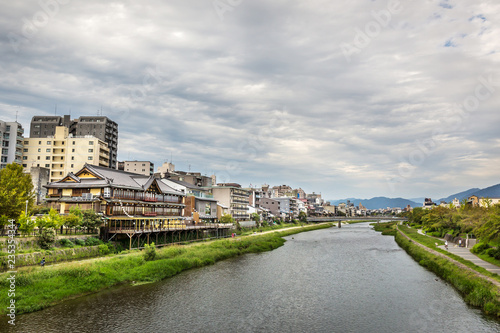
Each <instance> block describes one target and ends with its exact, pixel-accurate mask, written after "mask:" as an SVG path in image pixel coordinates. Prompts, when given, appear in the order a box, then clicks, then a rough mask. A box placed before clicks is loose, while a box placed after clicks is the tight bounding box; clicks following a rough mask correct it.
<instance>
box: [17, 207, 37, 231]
mask: <svg viewBox="0 0 500 333" xmlns="http://www.w3.org/2000/svg"><path fill="white" fill-rule="evenodd" d="M18 222H19V223H20V226H19V230H20V231H21V233H23V234H24V235H29V234H31V233H32V232H33V230H35V226H36V221H34V220H33V219H32V217H31V216H29V215H28V216H26V215H25V214H24V212H22V213H21V216H19V220H18Z"/></svg>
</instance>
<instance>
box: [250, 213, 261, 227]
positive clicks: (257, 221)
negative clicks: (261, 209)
mask: <svg viewBox="0 0 500 333" xmlns="http://www.w3.org/2000/svg"><path fill="white" fill-rule="evenodd" d="M250 218H251V219H252V221H254V222H255V224H256V225H257V227H260V215H259V214H257V213H252V214H251V215H250Z"/></svg>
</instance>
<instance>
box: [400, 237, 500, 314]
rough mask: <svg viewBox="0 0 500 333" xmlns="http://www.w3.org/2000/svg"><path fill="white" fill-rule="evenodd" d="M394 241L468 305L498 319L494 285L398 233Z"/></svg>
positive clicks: (499, 302)
mask: <svg viewBox="0 0 500 333" xmlns="http://www.w3.org/2000/svg"><path fill="white" fill-rule="evenodd" d="M423 237H425V236H423ZM426 238H428V237H426ZM395 239H396V242H397V243H398V244H399V246H400V247H401V248H403V249H404V250H405V251H406V252H407V253H408V254H410V255H411V256H412V257H413V258H414V259H415V260H416V261H417V262H418V263H419V264H420V265H422V266H424V267H426V268H427V269H429V270H431V271H432V272H434V273H435V274H437V275H438V276H440V277H441V278H443V279H444V280H446V281H448V282H449V283H451V285H453V286H454V287H455V288H456V289H457V290H458V291H459V292H460V293H461V294H462V295H463V297H464V299H465V301H466V302H467V303H468V304H471V305H473V306H476V307H479V308H481V309H482V310H483V311H484V312H485V313H487V314H489V315H492V316H496V317H497V318H500V295H499V294H498V288H497V287H496V286H495V285H493V284H492V283H491V282H488V281H487V280H485V279H482V278H480V277H479V276H477V274H475V273H474V272H471V271H468V270H465V269H463V268H460V267H458V266H457V265H456V264H454V263H453V262H451V261H449V260H447V259H446V258H443V257H440V256H438V255H435V254H432V253H430V252H429V251H427V250H425V249H423V248H421V247H419V246H417V245H415V243H413V241H410V240H408V239H407V238H406V237H404V236H403V235H401V234H400V233H396V236H395Z"/></svg>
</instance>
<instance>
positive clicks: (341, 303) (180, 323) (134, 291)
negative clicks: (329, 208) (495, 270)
mask: <svg viewBox="0 0 500 333" xmlns="http://www.w3.org/2000/svg"><path fill="white" fill-rule="evenodd" d="M287 240H288V241H287V242H286V244H285V245H284V246H283V247H281V248H279V249H277V250H274V251H271V252H266V253H261V254H252V255H245V256H242V257H239V258H234V259H230V260H226V261H223V262H220V263H217V264H216V265H213V266H208V267H204V268H200V269H195V270H191V271H187V272H184V273H182V274H180V275H178V276H176V277H173V278H171V279H167V280H165V281H162V282H159V283H155V284H148V285H142V286H137V287H121V288H115V289H113V290H109V291H105V292H102V293H99V294H96V295H91V296H88V297H83V298H79V299H75V300H71V301H68V302H65V303H64V304H60V305H58V306H55V307H52V308H49V309H46V310H44V311H40V312H35V313H31V314H26V315H21V316H18V317H17V325H16V329H15V331H17V332H462V331H463V332H500V323H499V322H497V321H495V320H492V319H489V318H487V317H485V316H484V315H482V313H481V311H480V310H478V309H474V308H471V307H469V306H467V305H466V304H465V303H464V302H463V300H462V298H461V297H460V295H459V294H458V293H457V292H456V291H455V290H454V289H453V288H452V287H451V286H450V285H448V284H447V283H446V282H444V281H442V280H441V279H439V278H437V277H436V276H435V275H434V274H433V273H431V272H429V271H427V270H426V269H424V268H422V267H421V266H419V265H418V264H417V263H416V262H415V261H414V260H413V259H412V258H411V257H410V256H408V255H407V254H406V253H405V252H404V251H403V250H401V249H400V248H399V247H398V245H397V244H396V243H395V241H394V238H393V237H390V236H382V235H381V234H380V233H376V232H375V231H373V230H372V228H371V227H370V226H369V225H368V223H360V224H353V225H349V226H343V227H342V228H341V229H337V228H330V229H323V230H317V231H311V232H306V233H301V234H296V235H293V236H289V237H287ZM6 329H7V325H6V320H2V322H1V323H0V331H5V330H6ZM9 331H14V330H12V329H10V330H9Z"/></svg>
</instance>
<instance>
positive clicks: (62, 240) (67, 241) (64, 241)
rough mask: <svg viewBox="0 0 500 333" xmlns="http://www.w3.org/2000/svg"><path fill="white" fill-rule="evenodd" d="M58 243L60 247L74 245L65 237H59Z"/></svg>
mask: <svg viewBox="0 0 500 333" xmlns="http://www.w3.org/2000/svg"><path fill="white" fill-rule="evenodd" d="M59 245H61V246H62V247H73V246H75V244H73V242H72V241H70V240H69V239H67V238H63V239H60V240H59Z"/></svg>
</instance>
